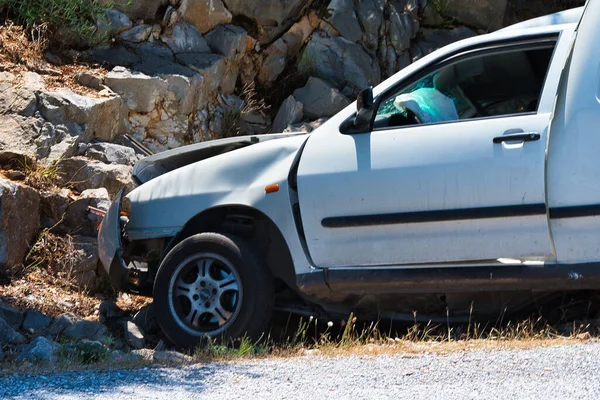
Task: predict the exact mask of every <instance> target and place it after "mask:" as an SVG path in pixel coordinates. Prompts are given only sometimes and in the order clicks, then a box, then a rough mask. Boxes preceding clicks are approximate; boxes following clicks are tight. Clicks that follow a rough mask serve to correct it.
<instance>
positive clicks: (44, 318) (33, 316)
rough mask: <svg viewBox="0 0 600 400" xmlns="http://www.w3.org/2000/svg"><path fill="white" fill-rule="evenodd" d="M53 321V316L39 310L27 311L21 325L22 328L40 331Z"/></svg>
mask: <svg viewBox="0 0 600 400" xmlns="http://www.w3.org/2000/svg"><path fill="white" fill-rule="evenodd" d="M51 322H52V317H50V316H48V315H45V314H42V313H41V312H39V311H35V310H27V311H25V319H24V320H23V324H22V325H21V329H25V330H29V329H31V330H33V331H39V330H42V329H45V328H47V327H48V326H49V325H50V323H51Z"/></svg>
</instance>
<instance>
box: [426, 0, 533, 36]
mask: <svg viewBox="0 0 600 400" xmlns="http://www.w3.org/2000/svg"><path fill="white" fill-rule="evenodd" d="M507 3H508V0H446V1H444V2H443V5H442V6H441V7H439V8H438V10H437V11H438V12H439V13H440V14H442V15H443V16H445V17H452V18H454V19H455V20H457V21H458V22H460V23H463V24H465V25H468V26H471V27H473V28H478V29H483V30H485V31H493V30H496V29H500V28H501V27H502V26H503V22H504V12H505V11H506V5H507ZM528 3H529V2H528ZM532 3H533V2H532Z"/></svg>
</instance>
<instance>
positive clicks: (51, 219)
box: [40, 189, 69, 229]
mask: <svg viewBox="0 0 600 400" xmlns="http://www.w3.org/2000/svg"><path fill="white" fill-rule="evenodd" d="M68 192H69V191H68V189H64V190H61V191H59V192H56V191H53V190H52V191H40V210H41V220H42V228H44V229H45V228H51V227H53V226H56V224H58V222H59V221H61V220H62V219H63V217H64V216H65V213H66V212H67V209H68V207H69V193H68Z"/></svg>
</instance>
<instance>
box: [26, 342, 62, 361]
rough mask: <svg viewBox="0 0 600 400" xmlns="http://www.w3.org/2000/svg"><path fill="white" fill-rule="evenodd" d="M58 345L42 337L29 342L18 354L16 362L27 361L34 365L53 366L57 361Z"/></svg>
mask: <svg viewBox="0 0 600 400" xmlns="http://www.w3.org/2000/svg"><path fill="white" fill-rule="evenodd" d="M59 350H60V345H59V344H58V343H56V342H53V341H52V340H50V339H47V338H45V337H43V336H38V337H36V338H35V339H33V340H32V341H31V343H29V344H28V345H27V346H26V347H25V348H24V349H23V350H22V352H21V354H19V356H18V357H17V361H29V362H32V363H36V364H40V363H41V364H54V363H55V362H57V361H58V352H59Z"/></svg>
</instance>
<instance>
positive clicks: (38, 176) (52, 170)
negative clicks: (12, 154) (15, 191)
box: [17, 158, 61, 190]
mask: <svg viewBox="0 0 600 400" xmlns="http://www.w3.org/2000/svg"><path fill="white" fill-rule="evenodd" d="M59 162H60V159H58V160H56V161H54V162H52V163H50V164H48V165H42V164H39V163H37V162H36V161H35V160H31V159H29V158H23V159H21V160H19V161H18V165H17V168H18V169H19V170H21V171H22V172H23V173H24V174H25V183H26V184H27V185H29V186H31V187H32V188H35V189H38V190H48V189H51V188H54V187H55V186H56V182H57V181H58V180H59V178H60V175H61V172H60V169H59V167H58V163H59Z"/></svg>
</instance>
